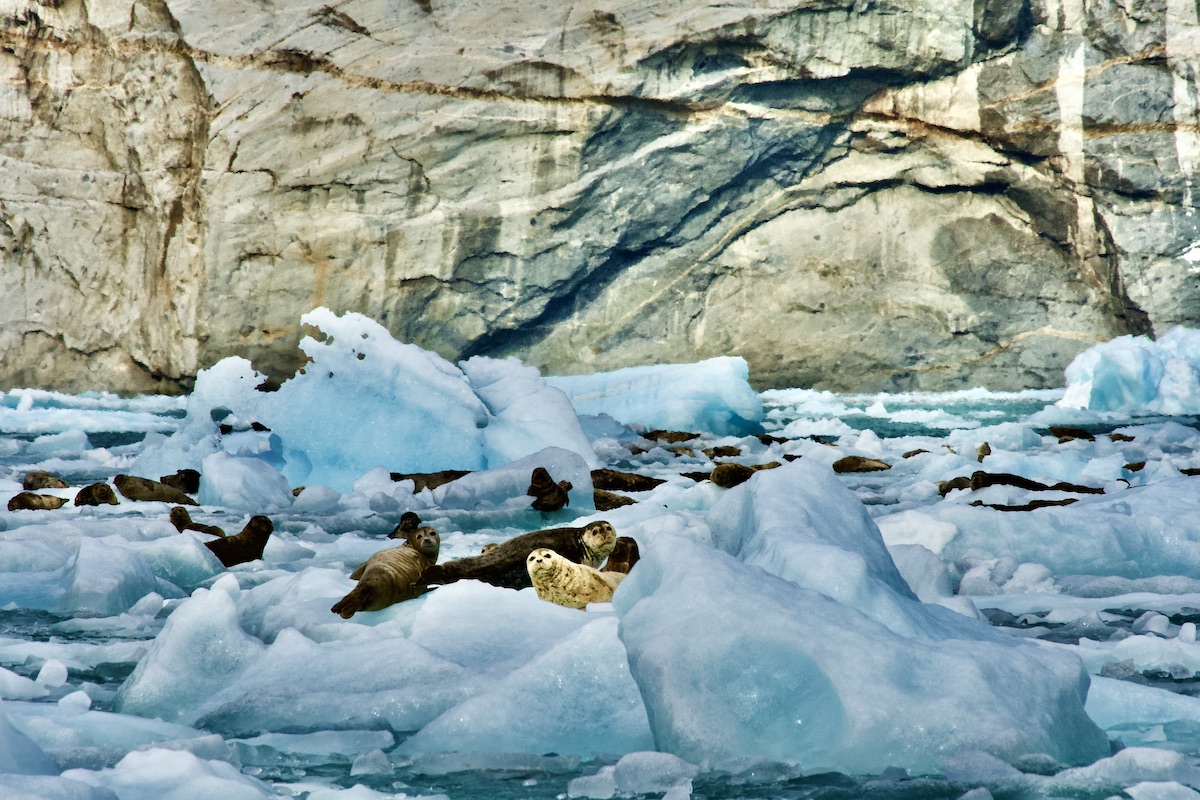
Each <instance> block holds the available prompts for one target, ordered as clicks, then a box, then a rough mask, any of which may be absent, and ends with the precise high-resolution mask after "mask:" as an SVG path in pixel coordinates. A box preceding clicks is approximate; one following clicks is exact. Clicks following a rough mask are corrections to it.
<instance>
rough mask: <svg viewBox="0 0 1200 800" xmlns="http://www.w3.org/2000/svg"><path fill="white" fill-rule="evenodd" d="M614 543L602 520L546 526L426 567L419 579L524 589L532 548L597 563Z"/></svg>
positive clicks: (612, 532)
mask: <svg viewBox="0 0 1200 800" xmlns="http://www.w3.org/2000/svg"><path fill="white" fill-rule="evenodd" d="M616 543H617V532H616V531H615V530H613V526H612V525H610V524H609V523H607V522H605V521H604V520H597V521H596V522H592V523H589V524H588V525H586V526H585V527H582V528H548V529H546V530H541V531H533V532H531V533H523V534H521V535H520V536H516V537H513V538H512V539H509V540H508V541H507V542H502V543H501V544H500V545H499V546H497V547H493V548H492V549H490V550H488V552H486V553H482V554H480V555H477V556H472V557H471V558H460V559H456V560H454V561H447V562H446V563H445V564H438V565H436V566H432V567H430V568H429V569H427V570H425V574H424V575H423V576H422V578H421V580H422V581H424V582H425V583H428V584H445V583H454V582H455V581H461V580H466V579H468V578H473V579H475V580H480V581H484V582H485V583H490V584H492V585H493V586H503V587H505V588H508V589H524V588H525V587H526V586H531V585H532V584H531V583H530V581H529V571H528V570H527V569H526V567H525V559H526V558H528V557H529V554H530V553H532V552H533V551H534V550H537V549H539V548H542V547H545V548H548V549H550V550H553V551H554V552H556V553H558V554H559V555H560V556H562V557H563V558H566V559H567V560H568V561H574V562H575V563H580V564H587V565H588V566H589V567H598V566H600V565H601V564H602V563H604V559H606V558H607V557H608V554H609V553H611V552H612V551H613V547H615V546H616Z"/></svg>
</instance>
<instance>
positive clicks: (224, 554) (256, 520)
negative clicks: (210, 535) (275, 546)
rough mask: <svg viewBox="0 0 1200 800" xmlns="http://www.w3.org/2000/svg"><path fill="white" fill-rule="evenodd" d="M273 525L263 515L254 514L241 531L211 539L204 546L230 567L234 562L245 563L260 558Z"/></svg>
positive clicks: (273, 527)
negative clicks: (222, 537)
mask: <svg viewBox="0 0 1200 800" xmlns="http://www.w3.org/2000/svg"><path fill="white" fill-rule="evenodd" d="M274 530H275V526H274V525H273V524H272V523H271V520H269V519H267V518H266V517H264V516H254V517H251V518H250V521H249V522H247V523H246V527H245V528H243V529H242V532H241V533H238V534H235V535H233V536H226V537H225V538H224V539H213V540H212V541H211V542H205V543H204V546H205V547H207V548H208V549H209V550H211V551H212V554H213V555H214V556H216V557H217V558H218V559H219V560H220V561H221V563H222V564H224V565H225V566H226V567H232V566H234V565H235V564H245V563H246V562H247V561H254V560H256V559H259V558H262V555H263V550H265V549H266V547H267V539H269V538H271V532H272V531H274Z"/></svg>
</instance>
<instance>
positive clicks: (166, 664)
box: [117, 583, 265, 723]
mask: <svg viewBox="0 0 1200 800" xmlns="http://www.w3.org/2000/svg"><path fill="white" fill-rule="evenodd" d="M235 586H236V583H235ZM264 649H265V648H264V647H263V644H262V643H261V642H259V641H258V640H257V639H254V638H252V637H250V636H247V635H246V634H245V633H243V632H242V629H241V628H240V627H239V626H238V621H237V608H236V606H235V604H234V601H233V598H232V597H231V596H230V595H229V594H228V593H227V592H226V591H222V590H220V589H219V588H218V587H217V586H216V585H214V587H213V589H212V590H207V589H197V590H196V592H195V593H194V594H193V595H192V597H191V598H190V599H189V600H187V601H186V602H184V603H181V604H180V606H179V607H178V608H176V609H175V611H174V612H173V613H172V614H171V616H170V617H168V618H167V621H166V623H165V624H164V625H163V629H162V631H161V632H160V633H159V634H158V636H157V637H155V639H154V642H153V644H151V645H150V649H149V651H148V652H147V653H146V655H145V657H144V658H142V660H141V661H140V662H138V665H137V668H136V669H134V671H133V674H132V675H130V676H129V678H128V679H126V681H125V683H124V684H122V685H121V689H120V690H119V691H118V693H117V706H118V708H119V709H120V710H121V711H125V712H128V713H133V714H141V715H144V716H154V717H158V718H159V719H164V720H168V721H182V722H185V723H190V722H193V721H194V720H195V715H196V710H195V709H196V707H197V706H198V705H200V703H202V702H203V701H205V700H207V699H208V698H210V697H211V696H212V695H213V694H214V693H215V692H217V691H218V690H219V689H221V688H222V687H224V686H226V685H227V684H228V683H229V682H230V681H231V680H233V679H234V678H235V677H236V676H237V675H239V674H240V673H241V672H242V671H243V670H245V669H247V668H249V667H250V665H251V664H252V663H253V661H254V660H255V658H256V657H257V656H259V655H260V654H261V653H262V652H263V651H264Z"/></svg>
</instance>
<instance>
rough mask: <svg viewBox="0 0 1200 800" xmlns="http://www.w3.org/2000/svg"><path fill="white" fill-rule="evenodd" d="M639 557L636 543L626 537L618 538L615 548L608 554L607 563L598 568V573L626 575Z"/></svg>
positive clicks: (639, 553)
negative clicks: (620, 573) (621, 573)
mask: <svg viewBox="0 0 1200 800" xmlns="http://www.w3.org/2000/svg"><path fill="white" fill-rule="evenodd" d="M641 557H642V554H641V552H639V551H638V543H637V542H635V541H634V540H633V539H631V538H629V537H628V536H618V537H617V544H616V546H615V547H614V548H613V551H612V552H611V553H609V554H608V561H605V562H604V566H603V567H601V568H600V571H601V572H623V573H628V572H629V570H631V569H633V565H634V564H636V563H637V562H638V559H640V558H641Z"/></svg>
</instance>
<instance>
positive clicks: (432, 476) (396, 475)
mask: <svg viewBox="0 0 1200 800" xmlns="http://www.w3.org/2000/svg"><path fill="white" fill-rule="evenodd" d="M388 474H389V475H390V476H391V478H392V480H394V481H395V482H396V483H399V482H400V481H412V482H413V491H414V492H419V491H422V490H424V489H436V488H437V487H439V486H441V485H442V484H446V483H450V482H451V481H456V480H458V479H459V478H461V477H462V476H464V475H470V474H471V472H470V470H464V469H444V470H442V471H441V472H391V473H388Z"/></svg>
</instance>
